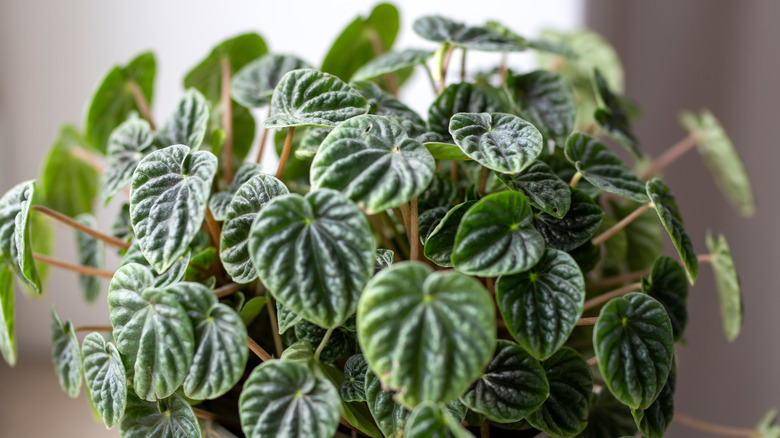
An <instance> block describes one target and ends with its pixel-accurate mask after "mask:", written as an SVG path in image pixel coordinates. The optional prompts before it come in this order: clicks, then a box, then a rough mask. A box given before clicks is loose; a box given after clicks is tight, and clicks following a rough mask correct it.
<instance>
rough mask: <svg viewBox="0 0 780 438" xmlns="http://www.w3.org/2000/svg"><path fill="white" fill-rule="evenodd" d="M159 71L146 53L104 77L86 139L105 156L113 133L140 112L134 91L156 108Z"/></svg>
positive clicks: (94, 98) (89, 115) (90, 113)
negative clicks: (153, 102) (155, 92)
mask: <svg viewBox="0 0 780 438" xmlns="http://www.w3.org/2000/svg"><path fill="white" fill-rule="evenodd" d="M156 69H157V61H155V59H154V54H153V53H151V52H145V53H141V54H140V55H138V56H136V57H135V58H134V59H133V60H131V61H130V62H129V63H128V64H127V65H126V66H124V67H123V66H115V67H114V68H113V69H111V71H110V72H108V74H107V75H106V77H105V78H103V81H102V82H101V83H100V85H99V86H98V88H97V91H95V94H94V95H93V96H92V101H91V103H90V104H89V109H88V110H87V121H86V135H85V137H86V138H87V140H88V141H89V142H90V143H91V144H92V146H93V147H94V148H96V149H97V150H99V151H101V152H103V153H105V152H106V143H107V142H108V137H109V135H110V134H111V131H113V130H114V129H115V128H116V127H117V126H119V124H120V123H122V122H124V121H125V120H127V117H128V116H129V115H130V114H131V112H133V111H138V110H139V108H138V104H137V102H136V99H135V92H136V91H134V89H135V90H137V91H140V94H141V96H142V97H143V98H144V99H145V100H146V103H147V105H148V106H149V107H151V106H152V105H151V102H152V95H153V94H154V76H155V72H156ZM79 213H82V212H79Z"/></svg>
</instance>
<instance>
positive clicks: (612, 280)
mask: <svg viewBox="0 0 780 438" xmlns="http://www.w3.org/2000/svg"><path fill="white" fill-rule="evenodd" d="M650 272H651V269H650V268H647V269H643V270H641V271H634V272H628V273H626V274H622V275H617V276H614V277H609V278H605V279H602V280H599V281H594V282H592V283H589V284H588V290H601V289H604V288H606V287H613V286H617V285H619V284H625V283H628V282H629V281H636V280H638V279H640V278H642V277H647V276H648V275H650Z"/></svg>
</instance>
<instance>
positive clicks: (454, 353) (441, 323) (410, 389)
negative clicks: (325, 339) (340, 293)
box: [357, 262, 496, 407]
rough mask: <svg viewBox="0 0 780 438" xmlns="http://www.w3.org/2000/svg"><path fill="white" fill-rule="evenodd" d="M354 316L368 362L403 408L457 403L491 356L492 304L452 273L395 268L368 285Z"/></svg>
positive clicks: (418, 265) (476, 285) (481, 289)
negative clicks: (422, 404)
mask: <svg viewBox="0 0 780 438" xmlns="http://www.w3.org/2000/svg"><path fill="white" fill-rule="evenodd" d="M357 318H358V319H357V322H358V339H359V340H360V343H361V347H362V350H363V354H364V355H365V357H366V361H368V364H369V366H370V367H371V369H372V370H373V371H374V373H376V374H377V376H378V377H379V378H380V379H381V380H382V381H383V382H384V383H386V384H387V385H389V386H390V388H393V389H396V390H399V393H398V394H397V399H398V402H400V403H402V404H403V405H405V406H408V407H414V406H416V405H418V404H420V403H421V402H423V401H428V400H430V401H442V402H446V401H450V400H452V399H454V398H455V397H457V396H458V395H459V394H461V393H462V392H463V390H465V389H466V387H468V385H469V383H471V382H472V381H473V380H474V379H475V378H477V377H478V376H479V375H480V373H481V372H482V369H483V367H484V366H485V365H487V363H488V362H489V361H490V358H491V356H492V353H493V348H494V343H495V337H496V332H495V310H494V309H493V304H492V299H491V298H490V295H489V294H488V293H487V291H486V290H485V288H484V287H482V285H481V284H479V282H477V281H476V280H475V279H473V278H470V277H467V276H465V275H463V274H460V273H457V272H452V271H449V272H446V273H445V272H435V273H434V272H432V270H431V268H429V267H428V266H426V265H424V264H422V263H417V262H409V263H397V264H395V265H393V266H391V267H389V268H387V269H385V270H383V271H381V272H380V273H378V274H377V275H376V276H374V278H372V279H371V281H370V282H369V283H368V285H367V286H366V288H365V290H364V291H363V296H362V297H361V299H360V304H359V306H358V313H357Z"/></svg>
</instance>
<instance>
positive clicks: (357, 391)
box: [339, 354, 368, 402]
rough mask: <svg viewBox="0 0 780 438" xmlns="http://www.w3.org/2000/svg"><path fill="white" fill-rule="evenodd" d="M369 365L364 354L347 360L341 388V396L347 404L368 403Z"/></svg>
mask: <svg viewBox="0 0 780 438" xmlns="http://www.w3.org/2000/svg"><path fill="white" fill-rule="evenodd" d="M367 371H368V363H367V362H366V358H365V357H363V355H362V354H356V355H354V356H351V357H350V358H349V359H347V362H346V363H345V364H344V381H343V382H342V383H341V386H340V387H339V395H340V396H341V399H342V400H344V401H345V402H363V401H366V372H367Z"/></svg>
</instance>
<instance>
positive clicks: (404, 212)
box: [394, 203, 412, 257]
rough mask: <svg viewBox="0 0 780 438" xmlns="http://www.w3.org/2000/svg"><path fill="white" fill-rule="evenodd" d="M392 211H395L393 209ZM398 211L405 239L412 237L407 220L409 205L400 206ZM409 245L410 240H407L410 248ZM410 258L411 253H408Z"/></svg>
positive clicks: (408, 220)
mask: <svg viewBox="0 0 780 438" xmlns="http://www.w3.org/2000/svg"><path fill="white" fill-rule="evenodd" d="M394 210H395V209H394ZM399 211H400V213H401V216H400V217H401V218H402V219H401V220H402V221H403V223H404V230H405V231H406V237H407V238H409V236H411V235H412V231H411V229H410V224H411V222H410V219H409V216H410V213H409V204H406V203H404V204H401V208H400V210H399ZM396 214H397V213H396ZM411 244H412V241H411V239H410V238H409V246H410V247H411ZM410 257H411V253H410Z"/></svg>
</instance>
